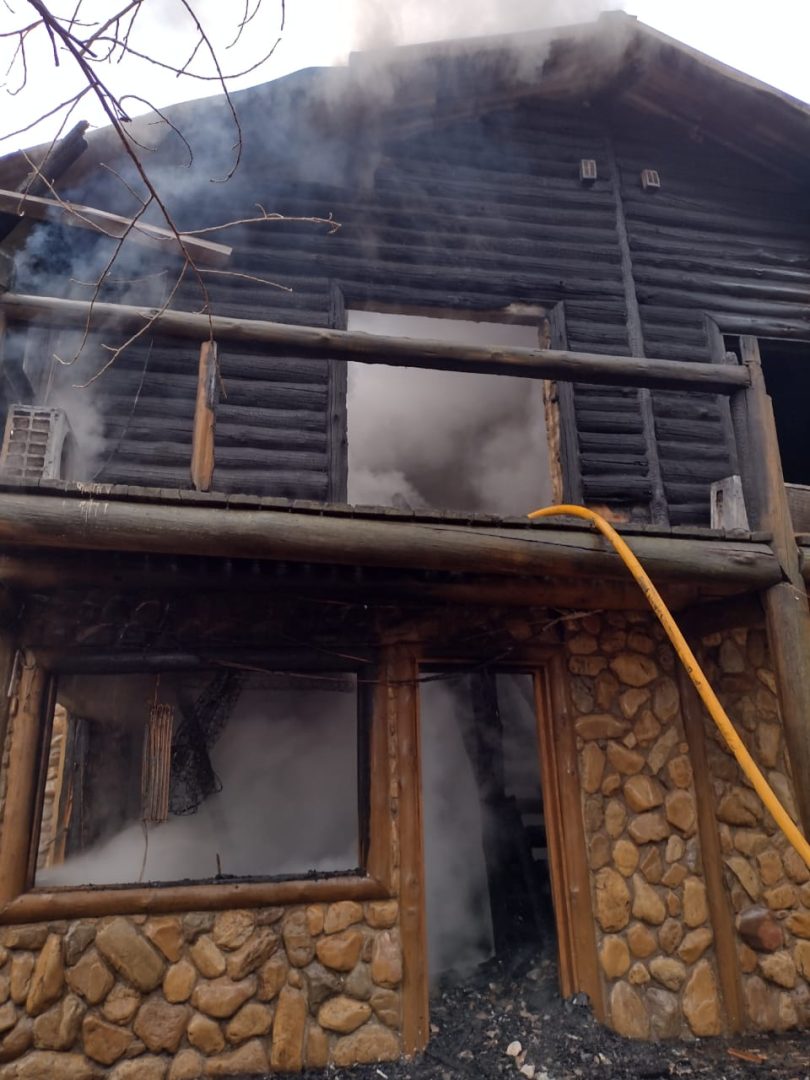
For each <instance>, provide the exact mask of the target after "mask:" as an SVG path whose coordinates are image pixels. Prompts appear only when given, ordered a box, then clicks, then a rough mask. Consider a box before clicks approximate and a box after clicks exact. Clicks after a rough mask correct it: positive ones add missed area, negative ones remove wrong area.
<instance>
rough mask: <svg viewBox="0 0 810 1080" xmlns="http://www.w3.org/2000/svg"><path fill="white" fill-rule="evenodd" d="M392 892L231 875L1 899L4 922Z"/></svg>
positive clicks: (359, 883)
mask: <svg viewBox="0 0 810 1080" xmlns="http://www.w3.org/2000/svg"><path fill="white" fill-rule="evenodd" d="M389 895H390V891H389V890H388V888H387V887H386V886H385V885H384V884H383V883H382V882H379V881H377V880H376V879H374V878H372V877H364V876H360V875H348V874H347V875H335V876H332V877H311V878H301V879H299V880H297V881H245V882H241V881H227V880H226V881H211V882H200V883H199V884H193V885H145V886H133V887H131V888H87V887H84V888H76V889H70V888H63V889H54V890H47V889H37V890H35V891H32V892H27V893H22V894H20V895H19V896H17V897H15V898H14V899H13V900H9V901H8V902H7V903H4V904H0V925H9V924H12V925H13V924H18V923H27V922H40V921H41V920H43V919H85V918H88V919H89V918H93V917H95V916H100V915H159V914H168V913H172V912H176V911H222V910H224V909H226V908H243V907H271V906H276V905H281V904H315V903H331V902H332V901H334V900H358V901H363V900H383V899H386V898H387V897H388V896H389Z"/></svg>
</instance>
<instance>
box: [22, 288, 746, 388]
mask: <svg viewBox="0 0 810 1080" xmlns="http://www.w3.org/2000/svg"><path fill="white" fill-rule="evenodd" d="M0 303H2V306H3V308H4V310H5V312H6V317H7V318H9V319H18V320H26V321H27V320H36V321H44V322H46V323H50V324H53V325H61V326H65V325H81V326H84V325H86V324H87V322H88V320H89V322H90V326H91V328H93V327H95V328H102V327H103V328H104V329H105V330H106V329H112V328H115V329H121V330H129V331H135V330H142V329H143V327H144V325H145V324H146V323H151V328H152V329H154V332H155V333H156V334H166V335H168V336H170V337H180V338H187V339H190V340H193V341H204V340H207V339H208V338H209V337H210V336H211V335H212V334H213V336H215V337H216V339H217V340H218V341H219V342H220V343H222V342H234V341H238V342H247V343H251V344H255V345H263V346H265V347H266V348H268V349H269V350H271V351H281V352H284V353H285V354H286V355H290V356H304V357H313V358H319V359H325V360H354V361H357V362H358V363H364V364H389V365H391V366H392V367H418V368H432V369H435V370H438V371H467V372H481V373H484V374H490V375H517V376H522V377H524V378H530V379H559V380H561V381H569V382H588V383H598V384H602V385H623V386H648V387H659V388H662V389H678V388H680V389H684V390H685V389H693V390H699V391H703V392H716V393H731V392H732V391H733V390H735V389H741V388H744V387H746V386H747V385H748V374H747V372H746V371H745V369H744V368H742V367H741V366H739V365H737V364H708V363H694V362H691V361H675V360H656V359H650V358H642V357H633V356H607V355H605V356H602V355H599V354H593V353H581V352H562V351H560V350H555V349H523V348H517V347H510V348H495V347H489V348H483V347H472V346H466V345H457V344H450V343H448V342H446V341H415V340H412V339H408V338H395V337H383V336H378V335H376V334H363V333H357V332H349V331H346V330H328V329H313V328H310V327H307V326H292V325H287V324H282V323H272V322H263V321H260V320H257V319H235V318H229V317H227V316H222V315H214V316H210V317H209V316H208V315H197V314H193V313H191V312H185V311H159V310H158V309H156V308H141V307H133V306H130V305H125V304H101V303H96V304H92V305H91V304H90V303H89V302H87V301H83V300H63V299H59V298H56V297H50V296H49V297H43V296H24V295H19V294H14V293H8V294H6V295H5V296H3V297H2V299H1V300H0Z"/></svg>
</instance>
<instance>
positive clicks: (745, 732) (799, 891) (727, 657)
mask: <svg viewBox="0 0 810 1080" xmlns="http://www.w3.org/2000/svg"><path fill="white" fill-rule="evenodd" d="M703 645H704V650H703V661H704V666H705V670H706V673H707V675H708V676H709V678H710V679H711V681H712V685H713V686H714V687H715V688H716V690H717V692H718V695H719V697H720V699H721V701H722V703H723V705H724V707H725V708H726V709H727V711H728V713H729V715H730V716H731V718H732V720H733V721H734V724H735V727H736V728H737V731H738V732H739V734H740V736H741V737H742V739H743V741H744V742H745V744H746V746H747V747H748V750H749V751H750V753H751V755H752V757H753V758H754V760H755V761H756V762H757V764H758V765H759V767H760V768H761V769H762V771H763V772H764V774H765V776H766V777H767V779H768V782H769V783H770V784H771V786H772V787H773V789H774V791H775V792H776V794H777V796H778V797H779V799H780V801H781V802H782V803H783V805H784V806H785V807H786V808H787V809H788V811H789V812H790V813H791V814H792V815H793V817H794V818H797V811H796V806H795V801H794V796H793V787H792V782H791V777H790V763H789V761H788V759H787V756H786V753H785V742H784V733H783V730H782V725H781V722H780V719H779V710H778V706H777V701H776V685H775V682H774V676H773V672H772V670H771V665H770V660H769V657H768V651H767V644H766V639H765V634H764V632H763V631H761V630H749V631H745V630H738V631H734V632H733V633H730V634H726V635H723V636H721V635H715V636H714V637H711V638H707V639H705V641H704V642H703ZM706 743H707V749H708V756H709V768H710V771H711V775H712V780H713V789H714V797H715V807H714V810H715V814H716V817H717V820H718V822H719V832H720V844H721V849H722V853H723V862H724V875H725V881H726V885H727V888H728V891H729V897H730V901H731V903H730V906H731V908H732V910H733V914H734V917H735V925H736V928H737V936H738V957H739V964H740V971H741V977H742V984H743V994H744V1000H745V1007H746V1011H747V1013H748V1021H749V1023H750V1024H751V1026H752V1027H754V1028H756V1029H759V1030H762V1031H773V1030H777V1031H785V1030H788V1029H790V1028H794V1027H797V1026H799V1027H805V1026H808V1025H810V986H808V981H807V980H808V978H810V871H808V869H807V867H806V866H805V864H804V862H803V861H802V859H801V858H800V857H799V856H798V855H797V854H796V852H795V851H794V850H793V848H792V847H790V845H789V844H788V842H787V840H786V839H785V837H784V836H783V835H782V833H781V831H780V830H779V829H778V828H777V827H776V824H775V822H774V821H773V819H772V818H771V816H770V814H768V813H767V811H766V810H765V808H764V806H763V805H762V803H761V801H760V800H759V798H758V797H757V795H756V794H755V793H754V791H753V790H752V789H751V787H750V786H749V785H748V783H747V781H746V780H745V779H744V777H743V775H742V772H741V771H740V769H739V766H738V765H737V762H736V761H735V760H734V758H733V757H732V756H731V754H729V752H728V750H727V749H726V747H725V745H724V744H723V742H722V739H721V738H720V737H719V735H718V734H717V733H716V732H715V731H714V729H713V727H712V728H710V727H709V726H708V725H707V729H706Z"/></svg>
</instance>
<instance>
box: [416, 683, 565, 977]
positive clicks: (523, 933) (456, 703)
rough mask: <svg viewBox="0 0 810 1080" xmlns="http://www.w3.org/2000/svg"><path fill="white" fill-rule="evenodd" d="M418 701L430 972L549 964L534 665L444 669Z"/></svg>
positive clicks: (551, 931) (551, 943)
mask: <svg viewBox="0 0 810 1080" xmlns="http://www.w3.org/2000/svg"><path fill="white" fill-rule="evenodd" d="M420 711H421V716H422V733H421V738H422V770H423V791H424V822H425V875H426V898H427V926H428V949H429V968H430V977H431V981H432V982H434V983H435V982H436V981H437V980H438V979H446V978H448V977H465V976H469V975H470V974H471V973H472V971H473V970H474V969H475V968H476V967H477V966H478V965H480V964H482V963H485V962H486V961H487V960H489V959H490V958H491V957H496V958H497V959H498V960H502V961H505V962H507V963H509V965H510V966H512V967H520V966H524V965H525V967H526V968H528V967H530V966H531V965H532V964H533V963H534V962H535V961H536V960H540V959H541V960H542V961H544V962H545V963H547V964H548V965H550V966H551V967H552V968H556V955H557V931H556V923H555V917H554V910H553V905H552V893H551V878H550V871H549V859H548V845H547V841H546V818H545V811H544V805H543V792H542V784H541V772H540V753H539V747H538V732H537V714H536V707H535V698H534V680H533V676H532V675H530V674H523V673H516V672H508V671H503V670H501V671H494V670H492V669H484V670H477V671H475V672H459V673H447V678H443V679H437V680H436V681H432V682H426V683H424V684H423V685H422V688H421V710H420Z"/></svg>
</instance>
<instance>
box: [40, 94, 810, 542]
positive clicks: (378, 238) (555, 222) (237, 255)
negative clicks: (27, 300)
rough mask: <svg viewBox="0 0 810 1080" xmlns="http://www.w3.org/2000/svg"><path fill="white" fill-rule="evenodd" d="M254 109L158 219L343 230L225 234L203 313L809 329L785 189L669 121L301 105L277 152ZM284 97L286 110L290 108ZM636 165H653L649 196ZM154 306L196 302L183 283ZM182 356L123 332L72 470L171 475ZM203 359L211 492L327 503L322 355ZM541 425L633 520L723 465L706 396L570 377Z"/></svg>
mask: <svg viewBox="0 0 810 1080" xmlns="http://www.w3.org/2000/svg"><path fill="white" fill-rule="evenodd" d="M254 112H256V110H255V109H254V110H253V112H251V110H250V109H247V110H246V111H245V113H244V116H243V119H244V120H245V124H246V129H249V130H250V131H251V132H252V134H251V135H250V141H249V142H248V143H246V145H247V146H248V147H249V153H248V156H247V159H246V161H245V164H244V166H243V167H242V168H241V170H240V171H239V172H237V174H236V176H235V177H234V178H233V179H232V180H231V181H229V182H228V183H227V184H224V185H213V186H212V185H210V184H207V182H206V186H205V188H204V190H203V188H201V186H200V185H197V186H196V188H195V187H193V186H192V188H190V189H189V190H190V191H191V192H192V193H193V197H192V196H191V195H188V196H183V197H182V198H180V201H179V206H178V220H179V221H181V223H182V224H183V225H185V226H186V227H197V228H199V227H200V226H201V225H208V224H212V223H215V222H218V221H222V220H227V219H232V218H240V217H245V216H250V215H252V214H255V213H256V204H257V203H261V205H262V206H266V207H268V209H271V210H273V211H278V212H281V213H285V214H289V215H294V216H310V215H317V216H327V215H332V216H333V217H334V218H335V220H336V221H338V222H340V225H341V228H340V229H339V231H338V232H336V233H334V234H331V235H330V234H329V230H328V228H327V227H324V226H323V225H320V226H315V225H312V224H307V223H302V222H296V223H294V222H282V223H276V224H273V225H272V226H268V225H267V224H254V225H241V226H238V227H235V228H233V229H230V230H229V231H228V232H227V234H224V235H223V236H222V237H221V238H222V239H226V240H227V242H228V243H230V244H232V245H233V247H234V256H233V259H232V263H231V267H230V269H231V271H233V272H236V274H237V275H247V276H245V277H239V276H236V277H218V278H211V279H209V280H208V281H207V283H206V284H207V287H208V290H209V293H210V299H211V306H212V308H213V310H215V311H216V312H217V313H218V314H223V315H234V316H242V317H252V318H265V319H271V320H276V321H281V322H290V323H304V324H309V325H312V326H327V325H333V326H335V325H336V326H340V325H342V324H343V323H342V320H343V306H344V304H345V305H348V306H351V305H352V304H354V305H358V306H360V305H367V306H372V307H373V306H386V305H388V306H391V307H393V308H395V309H400V310H402V309H404V310H414V309H416V310H421V311H428V310H430V309H444V310H445V311H447V312H467V313H471V312H486V313H492V312H498V311H500V312H504V311H505V310H506V309H509V308H510V306H511V305H521V304H532V305H541V306H546V307H547V308H550V307H552V306H554V305H557V304H560V302H562V307H561V308H559V309H558V310H557V315H558V316H559V315H560V314H562V315H563V318H562V319H560V318H559V317H558V318H557V319H556V325H557V327H558V339H559V338H560V337H562V339H563V340H558V342H557V344H564V343H566V342H567V345H568V347H570V348H571V349H576V350H583V351H588V352H596V353H598V352H604V353H613V354H623V353H630V352H631V351H634V350H635V351H638V350H639V347H640V348H642V349H643V350H644V351H645V352H646V353H647V355H650V356H661V357H665V358H671V359H683V360H704V361H706V362H709V361H710V360H711V359H712V356H713V355H715V356H716V354H717V350H718V349H720V350H721V351H722V338H721V337H720V336H719V332H727V333H741V332H745V333H758V334H762V335H772V336H791V337H795V338H806V339H810V316H808V315H807V310H806V301H807V297H808V286H810V218H809V217H808V211H807V209H806V207H807V202H806V200H802V198H801V197H800V193H801V185H799V184H798V182H794V181H792V180H788V179H784V178H780V176H779V175H778V174H777V173H775V172H773V173H772V172H770V171H769V170H767V169H766V168H765V167H764V166H758V165H756V164H753V163H750V162H746V161H745V160H744V159H743V158H741V157H738V156H737V155H736V153H735V152H734V151H732V150H727V149H724V148H722V147H719V146H717V145H715V144H712V145H709V144H708V143H702V142H700V141H697V140H696V139H695V138H691V137H690V136H689V135H688V134H687V133H686V132H685V131H683V130H682V129H681V128H676V127H674V126H672V127H671V128H670V127H667V125H666V124H665V123H664V122H663V121H661V122H656V123H655V124H654V125H653V126H650V122H649V121H645V122H644V123H643V124H642V122H641V121H640V120H639V118H638V117H637V116H636V115H634V114H630V113H626V114H613V115H611V116H609V117H608V116H605V115H602V114H600V113H599V112H598V111H597V110H596V109H593V110H592V109H588V108H581V109H579V110H576V111H572V110H570V109H566V108H563V107H562V106H557V105H551V104H549V103H542V104H538V103H531V102H529V103H523V104H516V105H510V106H508V107H507V106H505V107H502V108H499V109H495V110H494V111H490V112H487V113H486V114H485V115H482V116H477V117H469V118H460V119H455V120H452V121H445V120H442V119H441V116H439V118H438V119H437V120H435V121H434V122H433V123H430V122H429V120H428V118H427V116H425V118H424V124H422V120H421V118H420V119H419V124H420V126H419V127H418V128H412V129H411V131H410V133H409V134H398V133H397V131H396V129H393V130H392V131H388V132H386V133H384V134H382V135H379V134H378V133H376V132H374V131H367V130H363V129H362V128H361V127H358V129H357V131H356V132H350V133H345V132H343V131H330V132H329V137H328V138H327V137H326V135H325V134H324V133H323V131H322V129H321V128H318V132H317V133H316V132H315V131H314V127H315V126H317V125H313V123H312V122H311V118H310V119H309V120H307V118H306V117H304V120H305V122H303V123H300V124H299V123H297V122H296V123H292V122H290V123H289V124H288V126H287V127H286V128H284V127H283V126H282V128H280V130H281V131H282V134H283V135H284V139H285V140H286V142H285V144H284V147H283V149H282V148H281V141H282V140H281V136H278V137H277V138H276V141H275V143H270V142H262V135H261V133H262V132H266V127H261V125H260V123H259V122H260V121H261V124H264V119H263V118H264V117H265V116H266V115H267V114H266V111H264V112H262V113H261V117H260V116H259V115H258V113H257V112H256V115H254V114H253V113H254ZM287 114H288V119H289V116H294V115H298V114H297V113H296V112H295V109H294V108H293V107H292V106H289V104H288V107H287ZM274 115H276V113H274ZM257 125H258V126H257ZM260 127H261V131H260ZM253 128H256V131H253ZM268 139H269V136H268ZM319 139H320V142H319ZM330 155H331V157H330ZM583 158H590V159H594V160H595V161H596V164H597V170H598V179H597V181H596V183H595V184H594V185H593V186H591V187H586V186H583V185H582V184H581V183H580V181H579V163H580V160H581V159H583ZM271 159H272V160H273V161H274V162H275V161H280V165H279V167H278V169H272V168H270V167H269V163H270V162H271ZM330 161H331V162H332V164H330ZM644 168H654V169H656V170H657V171H658V172H659V175H660V176H661V181H662V187H661V190H659V191H657V192H655V193H654V194H653V193H651V192H649V191H644V190H643V189H642V186H641V183H640V173H641V170H642V169H644ZM73 231H74V230H71V232H73ZM256 279H262V280H261V281H260V280H256ZM267 280H270V281H275V282H279V283H281V284H283V285H284V286H286V287H287V288H288V289H290V290H292V291H285V290H283V289H279V288H273V287H270V286H269V285H267V284H265V283H263V282H264V281H267ZM32 291H34V290H32ZM128 299H129V298H128ZM174 303H175V306H180V307H187V308H191V309H199V290H198V287H197V286H196V284H195V283H194V282H193V280H189V281H188V282H187V284H185V285H184V286H183V287H182V288H181V290H180V291H179V293H178V294H177V297H176V299H175V301H174ZM707 315H709V316H711V317H712V319H713V320H714V322H715V325H716V327H717V328H719V332H718V330H717V329H715V330H714V337H713V340H710V336H709V333H708V331H707V321H706V316H707ZM488 317H492V316H491V314H490V315H489V316H488ZM634 320H635V323H636V325H634ZM639 343H640V346H639ZM193 353H194V350H193V349H190V348H189V346H188V345H186V344H183V343H180V342H170V341H155V342H152V343H151V344H150V343H148V342H145V341H144V342H143V344H138V345H137V346H136V347H133V348H132V349H130V350H129V351H128V352H127V353H126V354H125V355H124V356H122V357H120V358H119V359H118V361H116V364H115V365H114V367H113V368H111V369H110V371H109V372H108V373H107V374H105V376H104V378H103V379H102V380H99V382H98V384H97V385H96V393H97V395H98V401H99V402H100V405H101V409H102V412H103V416H104V439H105V443H104V452H103V454H101V455H100V457H99V463H98V466H97V470H96V474H95V475H94V476H93V477H91V478H92V479H96V480H98V481H106V482H113V483H129V484H147V485H150V486H154V487H187V486H189V483H190V480H189V470H188V461H189V459H190V447H191V428H192V416H193V408H194V383H195V374H194V373H195V370H196V357H195V356H194V355H193ZM220 355H221V365H222V379H223V389H224V393H223V394H222V395H221V399H220V405H219V408H218V415H217V436H216V470H215V475H214V487H215V488H216V489H217V490H222V491H240V492H247V493H255V494H262V495H277V496H286V497H291V498H309V499H315V500H326V499H331V500H338V501H339V500H341V499H343V498H345V485H346V476H345V468H346V466H345V452H344V450H345V424H346V413H345V372H344V371H341V365H329V364H328V363H327V362H324V361H310V362H306V363H303V362H301V361H299V360H294V359H291V358H284V357H271V356H268V355H265V354H262V353H261V352H260V351H259V350H255V349H253V350H251V349H249V348H243V347H241V346H230V345H223V346H222V347H221V350H220ZM645 395H646V396H645ZM724 410H726V411H725V413H724ZM561 420H562V424H563V427H565V428H567V438H568V445H573V446H575V448H576V453H575V454H574V458H575V461H574V464H575V466H576V467H577V470H578V473H579V475H578V476H577V477H576V480H575V483H573V484H571V485H570V490H571V492H576V493H579V492H581V497H582V498H584V500H585V501H587V502H589V503H592V504H593V503H607V504H609V505H611V506H619V507H622V506H625V507H630V508H633V510H634V512H636V513H638V514H640V515H641V516H642V517H644V516H648V515H649V513H650V507H651V506H652V505H653V504H655V505H656V507H657V513H656V514H654V515H653V516H654V517H655V519H656V520H657V521H659V522H663V523H666V521H667V520H668V521H669V522H670V523H671V524H675V525H677V524H684V523H699V524H706V523H707V522H708V515H709V502H708V488H709V485H710V483H711V482H712V481H713V480H716V479H718V478H720V477H723V476H725V475H728V473H729V472H731V471H734V467H735V465H734V456H733V448H732V446H731V443H730V423H729V420H728V415H727V407H726V405H725V403H724V402H722V401H718V399H716V398H715V397H714V396H712V395H701V396H696V395H692V394H688V395H687V394H678V393H674V392H655V393H653V394H652V395H649V394H647V393H646V392H639V391H638V390H636V389H632V388H629V389H622V388H607V387H595V386H584V385H578V386H577V387H576V388H575V392H574V393H573V395H572V396H571V398H570V399H569V401H568V403H567V410H565V411H564V414H563V416H562V418H561ZM564 434H565V433H564ZM662 504H663V509H662Z"/></svg>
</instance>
